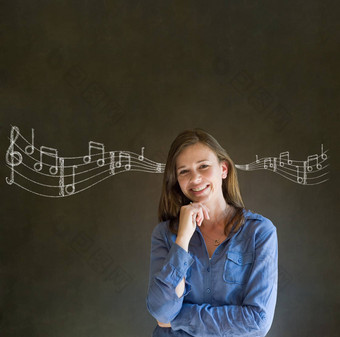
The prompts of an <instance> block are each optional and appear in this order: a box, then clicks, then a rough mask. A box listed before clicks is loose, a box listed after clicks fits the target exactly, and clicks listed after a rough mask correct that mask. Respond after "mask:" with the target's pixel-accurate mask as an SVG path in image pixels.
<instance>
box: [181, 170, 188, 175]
mask: <svg viewBox="0 0 340 337" xmlns="http://www.w3.org/2000/svg"><path fill="white" fill-rule="evenodd" d="M187 172H188V171H187V170H183V171H180V172H179V174H181V175H183V174H185V173H187Z"/></svg>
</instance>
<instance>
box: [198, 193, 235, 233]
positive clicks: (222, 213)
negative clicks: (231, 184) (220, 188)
mask: <svg viewBox="0 0 340 337" xmlns="http://www.w3.org/2000/svg"><path fill="white" fill-rule="evenodd" d="M206 206H207V207H208V208H209V210H210V212H209V217H210V219H204V220H203V223H202V225H203V226H204V227H206V228H207V229H208V228H209V229H217V228H221V229H224V227H225V225H226V223H227V221H228V220H230V219H231V217H232V216H233V214H234V211H235V208H234V207H233V206H231V205H228V204H227V202H226V201H225V199H224V198H223V201H222V200H220V201H218V202H216V201H215V202H210V203H207V204H206Z"/></svg>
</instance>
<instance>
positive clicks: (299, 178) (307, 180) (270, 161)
mask: <svg viewBox="0 0 340 337" xmlns="http://www.w3.org/2000/svg"><path fill="white" fill-rule="evenodd" d="M327 152H328V150H326V151H324V150H323V144H321V154H320V155H318V154H314V155H310V156H308V157H307V160H291V159H289V152H288V151H285V152H281V153H280V156H279V157H265V158H261V159H258V156H257V155H256V160H255V161H254V162H252V163H250V164H245V165H235V166H236V168H238V169H240V170H243V171H254V170H261V169H264V170H270V171H271V172H275V173H277V174H279V175H281V176H282V177H284V178H286V179H288V180H290V181H292V182H294V183H298V184H302V185H318V184H321V183H324V182H326V181H328V180H329V179H325V180H321V181H318V182H313V183H312V182H311V181H312V180H316V179H320V178H322V177H324V176H326V175H327V174H328V173H329V172H325V173H322V174H321V171H323V170H324V169H325V168H327V167H328V166H329V164H327V165H324V164H323V163H324V162H325V161H326V160H328V159H329V158H330V157H329V155H327V154H326V153H327ZM320 159H321V160H320ZM313 162H314V164H312V163H313ZM289 171H290V172H293V173H289ZM315 173H317V174H318V175H317V176H313V177H310V175H311V174H315ZM308 175H309V176H308ZM289 176H291V177H294V178H295V179H292V178H290V177H289Z"/></svg>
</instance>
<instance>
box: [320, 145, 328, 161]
mask: <svg viewBox="0 0 340 337" xmlns="http://www.w3.org/2000/svg"><path fill="white" fill-rule="evenodd" d="M321 158H322V159H323V160H326V159H327V154H326V153H325V152H323V144H321Z"/></svg>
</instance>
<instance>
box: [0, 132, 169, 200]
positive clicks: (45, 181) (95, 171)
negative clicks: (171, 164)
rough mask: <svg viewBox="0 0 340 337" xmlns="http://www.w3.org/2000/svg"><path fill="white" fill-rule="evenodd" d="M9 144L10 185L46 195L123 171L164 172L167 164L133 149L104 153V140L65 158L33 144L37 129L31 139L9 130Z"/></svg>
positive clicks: (74, 190) (76, 189)
mask: <svg viewBox="0 0 340 337" xmlns="http://www.w3.org/2000/svg"><path fill="white" fill-rule="evenodd" d="M9 140H10V144H9V147H8V150H7V152H6V164H7V167H9V168H10V176H9V177H6V182H7V184H9V185H12V184H15V185H17V186H19V187H21V188H23V189H25V190H27V191H29V192H32V193H34V194H37V195H40V196H43V197H52V198H58V197H67V196H71V195H74V194H77V193H80V192H82V191H84V190H86V189H88V188H90V187H92V186H94V185H96V184H98V183H99V182H101V181H103V180H105V179H107V178H108V177H110V176H114V175H117V174H119V173H123V172H129V171H140V172H147V173H162V172H164V168H165V165H164V164H162V163H157V162H154V161H152V160H150V159H148V158H146V157H145V156H144V151H145V147H142V148H141V152H140V154H137V153H134V152H130V151H109V152H105V146H104V144H102V143H98V142H94V141H92V140H91V141H89V143H88V154H86V155H84V156H78V157H63V156H60V155H59V154H58V151H57V149H55V148H52V147H47V146H44V145H42V146H40V147H37V146H35V145H34V129H32V133H31V141H28V140H27V139H26V138H25V137H23V136H22V135H21V134H20V130H19V128H18V127H17V126H12V127H11V131H10V138H9Z"/></svg>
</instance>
